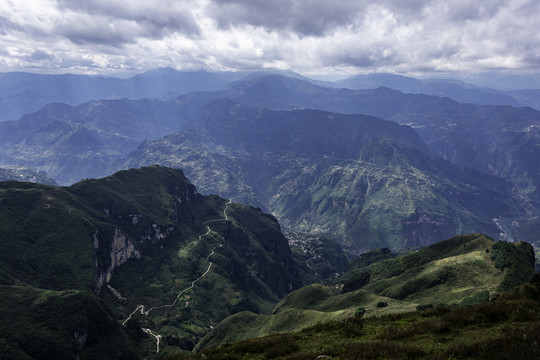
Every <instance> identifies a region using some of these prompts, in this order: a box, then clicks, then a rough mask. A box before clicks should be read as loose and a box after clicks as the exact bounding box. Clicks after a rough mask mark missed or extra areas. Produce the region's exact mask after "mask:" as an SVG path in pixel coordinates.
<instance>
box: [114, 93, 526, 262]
mask: <svg viewBox="0 0 540 360" xmlns="http://www.w3.org/2000/svg"><path fill="white" fill-rule="evenodd" d="M202 113H203V114H204V115H203V117H202V118H200V119H199V120H198V121H197V123H199V124H201V125H199V126H196V127H193V128H191V129H188V130H185V131H182V132H179V133H176V134H173V135H170V136H167V137H165V138H163V139H161V140H157V141H154V142H145V143H144V144H142V145H141V146H140V147H139V148H138V149H137V150H136V151H134V152H133V153H132V154H130V156H129V157H128V159H127V161H126V162H125V163H123V164H122V163H120V164H119V165H118V166H119V168H131V167H140V166H146V165H149V164H155V163H159V164H162V165H165V166H169V167H181V168H183V169H184V170H185V171H186V174H187V175H188V177H190V178H191V179H192V180H193V182H194V183H195V184H197V186H198V187H199V188H200V190H201V191H202V192H206V193H208V192H217V193H218V194H220V195H221V196H224V197H226V198H232V199H234V200H235V201H238V202H242V203H249V204H253V205H256V206H260V207H263V208H264V209H267V210H269V211H270V212H271V213H272V214H274V216H276V217H277V218H278V220H279V221H280V223H281V224H283V225H284V226H285V227H287V228H290V229H296V230H298V231H302V232H307V233H320V234H326V235H329V236H331V237H334V238H336V239H338V242H339V243H340V245H342V246H343V247H344V248H346V249H348V250H350V251H353V252H358V251H360V250H365V249H372V248H376V247H384V246H389V247H391V248H393V249H396V250H397V249H402V248H404V247H415V246H425V245H428V244H431V243H433V242H435V241H439V240H443V239H445V238H448V237H450V236H452V235H454V234H456V233H467V232H474V231H475V230H476V231H482V232H485V233H487V234H490V235H491V236H497V235H498V231H499V229H498V227H497V226H496V224H495V223H494V222H493V221H492V219H493V218H496V217H499V216H500V215H501V214H504V213H512V212H517V211H519V202H518V201H517V200H516V201H514V200H512V199H513V198H514V197H515V196H514V194H513V193H512V187H511V185H510V184H509V183H507V182H505V181H502V180H501V179H498V178H496V177H493V176H489V175H486V174H483V173H480V172H478V171H474V170H472V169H469V168H463V167H460V166H458V165H455V164H453V163H451V162H449V161H445V160H442V159H440V158H437V157H434V156H432V155H429V154H428V153H427V152H426V151H427V147H426V145H425V143H423V142H422V141H421V139H420V138H419V136H418V135H417V134H416V133H415V132H414V131H413V129H411V128H410V127H407V126H403V125H397V124H396V123H394V122H390V121H384V120H382V119H378V118H374V117H368V116H362V115H340V114H335V113H328V112H323V111H317V110H296V111H270V110H259V109H256V108H252V107H247V106H245V105H240V104H237V103H235V102H232V101H230V100H217V101H216V102H213V103H210V104H209V105H208V106H207V107H206V108H205V109H204V111H202ZM202 124H204V125H202Z"/></svg>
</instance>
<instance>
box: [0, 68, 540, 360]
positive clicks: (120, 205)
mask: <svg viewBox="0 0 540 360" xmlns="http://www.w3.org/2000/svg"><path fill="white" fill-rule="evenodd" d="M2 79H4V81H5V83H4V85H5V86H3V87H2V89H0V95H2V94H4V95H2V96H3V97H2V98H1V99H0V110H2V109H4V110H5V111H3V113H2V114H1V115H0V118H1V120H3V121H0V163H1V164H3V165H2V166H0V291H1V293H2V297H1V298H2V299H1V300H0V315H2V317H3V318H4V319H6V321H4V322H3V324H2V325H1V326H0V354H1V357H2V358H6V359H42V358H54V359H73V358H78V359H94V358H100V359H143V358H145V359H146V358H154V359H181V358H185V359H200V358H208V359H212V358H216V359H225V358H231V359H237V358H250V359H251V358H253V359H258V358H261V359H262V358H290V359H293V358H295V359H304V358H305V359H307V358H309V359H312V358H316V357H320V356H323V357H328V358H357V357H367V358H369V357H371V358H379V357H380V358H385V359H386V358H388V359H393V358H400V357H403V354H407V356H408V357H410V358H450V357H452V356H454V357H456V358H474V357H477V356H480V357H481V356H484V355H485V354H491V355H490V356H494V355H493V354H495V353H496V352H500V353H502V354H519V356H522V357H524V358H527V357H529V358H534V356H536V355H538V354H539V352H538V347H537V346H536V345H534V344H535V341H537V340H538V339H537V336H536V334H537V333H538V331H537V330H538V326H537V324H536V323H534V322H532V321H531V319H532V318H535V317H537V313H538V294H539V292H538V275H537V274H536V275H535V264H536V266H537V269H536V270H538V260H536V259H535V258H538V254H539V253H540V250H539V249H540V240H539V239H538V236H537V235H538V232H539V231H540V225H539V224H540V221H539V218H538V214H539V213H540V183H539V182H538V181H539V179H540V173H538V171H539V170H538V169H540V163H538V161H540V137H539V132H538V129H539V128H540V110H537V109H535V107H537V105H538V98H537V94H536V93H535V92H534V91H533V90H530V91H529V90H519V91H518V90H516V91H503V90H494V89H488V88H481V87H477V86H473V85H471V84H467V83H464V82H461V81H450V80H440V79H432V80H418V79H413V78H405V77H399V76H392V75H388V74H386V75H385V74H372V75H364V76H355V77H351V78H349V79H345V80H342V81H335V82H328V81H317V80H312V79H308V78H305V77H303V76H300V75H298V74H295V73H292V72H287V71H270V70H269V71H264V72H251V73H250V72H226V71H225V72H216V73H209V72H189V71H186V72H179V71H176V70H173V69H156V70H154V71H149V72H148V73H144V74H140V75H138V76H135V77H132V78H128V79H116V78H100V77H92V76H88V77H86V76H64V77H55V76H52V75H51V76H48V77H42V76H37V75H36V76H34V75H24V74H11V75H9V76H6V75H5V74H4V75H2V76H0V82H1V81H2ZM21 79H22V80H21ZM66 84H70V85H69V88H70V89H72V90H71V91H67V90H66V89H67V88H66V86H67V85H66ZM47 86H49V87H50V89H48V88H47ZM78 87H81V88H85V89H86V92H85V93H84V94H83V93H78V90H76V89H78ZM30 94H33V95H30ZM535 94H536V95H535ZM32 96H34V97H35V99H34V100H33V101H29V98H30V97H32ZM523 105H529V106H531V107H524V106H523ZM10 106H11V107H10ZM16 118H19V119H18V120H16ZM58 184H61V185H58ZM456 317H457V318H459V319H461V320H459V321H455V322H453V321H452V319H456ZM514 333H516V334H522V333H523V334H524V335H525V336H526V337H530V341H529V340H527V341H524V340H522V339H521V337H520V336H521V335H519V336H518V335H515V334H514ZM490 334H492V335H490ZM514 335H515V336H514ZM490 337H492V338H493V340H489V338H490ZM469 338H475V339H476V340H477V341H476V340H475V341H472V340H471V341H469V340H468V339H469ZM504 341H506V343H505V344H506V345H504V346H501V345H500V344H498V343H497V342H504ZM460 343H465V344H466V346H465V347H464V349H465V350H462V349H461V348H460ZM379 348H380V349H382V350H380V352H377V350H376V349H379ZM361 349H365V351H364V350H361ZM531 356H532V357H531Z"/></svg>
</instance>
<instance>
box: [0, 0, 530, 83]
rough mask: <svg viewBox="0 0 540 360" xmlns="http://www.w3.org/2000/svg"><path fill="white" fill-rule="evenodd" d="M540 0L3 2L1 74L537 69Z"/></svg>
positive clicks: (414, 72) (413, 72)
mask: <svg viewBox="0 0 540 360" xmlns="http://www.w3.org/2000/svg"><path fill="white" fill-rule="evenodd" d="M539 19H540V1H538V0H451V1H448V0H380V1H373V0H369V1H367V0H2V1H1V2H0V71H2V72H5V71H32V72H47V73H51V72H55V73H65V72H71V73H93V74H111V73H114V72H116V73H121V72H141V71H144V70H148V69H151V68H155V67H158V66H170V67H174V68H176V69H180V70H196V69H207V70H249V69H261V68H278V69H284V70H293V71H296V72H299V73H302V74H304V75H320V74H354V73H367V72H393V73H402V74H410V75H421V74H432V73H439V74H440V73H453V72H456V73H469V72H482V71H510V72H518V73H529V72H534V73H539V72H540V25H539V22H538V21H539Z"/></svg>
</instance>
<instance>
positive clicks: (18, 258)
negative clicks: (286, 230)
mask: <svg viewBox="0 0 540 360" xmlns="http://www.w3.org/2000/svg"><path fill="white" fill-rule="evenodd" d="M0 204H1V205H2V206H1V207H0V218H1V219H2V222H1V226H0V239H2V241H1V242H0V246H1V247H0V250H1V251H0V274H1V275H2V276H1V277H0V278H1V280H0V281H1V283H0V291H1V292H2V299H1V300H0V314H2V316H3V319H5V321H4V322H2V324H1V325H0V347H1V349H2V354H3V358H6V359H40V358H55V359H70V358H74V357H75V358H77V357H78V358H80V359H93V358H101V359H138V358H143V357H144V358H148V357H154V356H157V357H164V358H166V357H168V356H177V355H178V354H188V353H190V352H191V350H192V349H193V348H194V347H195V346H197V349H203V348H208V347H210V346H215V345H218V344H221V343H223V341H224V340H226V341H230V340H234V339H241V338H247V337H252V336H253V335H254V334H259V335H264V334H268V333H272V332H274V331H280V329H281V331H294V330H298V329H301V328H304V327H306V326H307V327H309V326H311V325H312V324H314V321H315V322H320V321H325V322H326V321H337V320H339V321H350V319H353V318H358V317H363V316H364V315H365V314H367V315H366V316H367V317H369V316H373V315H378V314H379V315H382V314H387V313H398V312H403V311H413V310H414V309H415V307H418V306H420V305H422V306H428V305H430V306H433V304H438V305H441V302H444V303H445V304H455V303H459V304H462V305H464V304H467V303H469V302H470V303H471V304H474V303H484V302H486V301H488V300H489V299H490V298H495V297H497V296H498V295H499V294H502V293H503V292H505V291H507V290H508V289H510V288H513V287H514V286H515V285H520V284H524V283H526V282H527V281H528V280H529V279H531V277H532V275H533V273H534V269H533V262H534V254H533V251H532V247H531V246H530V245H529V244H526V243H514V244H511V243H506V242H494V241H493V240H491V239H489V238H487V237H485V236H484V235H480V234H472V235H466V236H458V237H455V238H452V239H450V240H447V241H443V242H439V243H437V244H435V245H432V246H430V247H427V248H425V249H422V250H419V251H417V252H411V253H408V254H405V255H401V256H397V257H396V254H392V253H391V252H390V251H389V250H388V249H386V250H384V249H383V250H377V251H374V252H371V253H366V254H363V255H361V256H360V257H359V258H357V259H355V260H354V261H353V262H351V263H350V264H349V265H348V266H347V268H346V269H345V272H343V273H342V275H341V276H340V277H338V278H334V279H333V280H331V279H328V280H329V284H330V286H329V287H325V286H323V285H310V284H312V283H313V282H315V281H316V280H317V274H316V273H314V271H313V269H312V268H311V266H310V262H309V261H308V260H304V259H300V258H299V257H298V255H295V254H294V253H293V252H292V251H291V248H290V247H289V244H288V241H287V239H286V237H285V236H284V235H283V233H282V232H281V230H280V227H279V224H278V223H277V221H276V219H275V218H274V217H272V216H271V215H267V214H264V213H262V212H261V211H260V210H259V209H257V208H253V207H249V206H246V205H240V204H237V203H233V202H231V201H227V200H225V199H222V198H220V197H217V196H203V195H201V194H200V193H199V192H198V191H197V190H196V188H195V187H194V186H193V185H191V183H190V182H189V181H188V180H187V179H186V178H185V176H184V175H183V173H182V171H180V170H175V169H170V168H164V167H159V166H152V167H145V168H141V169H134V170H128V171H121V172H118V173H116V174H114V175H112V176H109V177H106V178H103V179H93V180H85V181H82V182H79V183H76V184H74V185H72V186H70V187H58V186H47V185H40V184H32V183H25V182H15V181H7V182H2V183H0ZM289 236H292V235H289ZM305 240H306V239H305V237H304V238H303V237H302V236H297V237H296V244H297V245H298V244H300V246H305V245H306V244H308V242H307V241H305ZM319 244H320V245H322V244H323V242H319ZM333 254H335V255H334V256H329V257H328V258H327V259H326V260H327V261H330V262H333V264H330V267H331V268H335V269H339V268H340V267H341V269H343V267H342V265H343V255H340V254H339V251H336V250H333ZM313 265H314V264H313ZM305 285H310V286H307V287H303V286H305ZM337 289H341V291H340V293H339V292H337V291H336V290H337ZM295 290H296V291H295ZM486 294H487V295H486ZM486 296H487V297H486ZM272 313H273V315H272ZM257 314H260V315H257ZM231 315H232V317H229V316H231ZM347 319H349V320H347ZM221 320H224V321H223V322H221ZM218 324H219V325H218ZM235 324H236V325H235ZM265 324H266V325H265ZM231 326H233V327H234V331H230V330H227V329H230V327H231ZM323 326H324V325H323ZM223 334H228V335H227V337H225V338H224V337H223ZM222 354H223V353H222Z"/></svg>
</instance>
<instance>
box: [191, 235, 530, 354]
mask: <svg viewBox="0 0 540 360" xmlns="http://www.w3.org/2000/svg"><path fill="white" fill-rule="evenodd" d="M497 244H499V245H504V246H499V245H497ZM494 247H495V248H494ZM497 248H504V249H497ZM531 251H532V249H531V247H530V245H528V244H522V243H516V244H508V243H494V242H493V240H491V239H489V238H487V237H486V236H484V235H480V234H471V235H463V236H457V237H454V238H452V239H449V240H446V241H443V242H441V243H437V244H434V245H432V246H430V247H427V248H424V249H421V250H418V251H417V252H413V253H410V254H406V255H402V256H399V257H397V258H394V259H383V260H381V261H378V262H375V263H372V264H369V262H366V261H357V262H356V264H357V265H358V267H356V268H355V267H354V266H352V267H350V268H349V269H348V271H347V272H346V273H345V274H344V275H343V276H342V278H341V279H338V280H339V281H341V282H342V283H344V285H343V289H345V292H343V293H341V294H338V292H337V289H336V288H335V287H333V288H330V287H325V286H322V285H311V286H307V287H304V288H301V289H299V290H296V291H294V292H292V293H290V294H289V295H287V296H286V297H285V298H284V299H283V300H282V301H281V302H280V303H279V304H278V305H277V307H276V308H275V310H274V315H272V316H265V317H261V316H257V315H255V314H249V313H241V314H236V315H234V316H232V317H230V318H228V319H226V320H225V321H223V322H222V323H221V324H220V325H219V326H218V327H216V328H215V329H214V330H213V331H212V332H211V333H210V334H209V335H207V336H206V337H205V338H204V339H203V340H202V341H201V342H200V343H199V344H198V348H199V349H207V348H211V347H214V346H218V345H221V344H224V343H226V342H231V341H238V340H242V339H247V338H250V337H255V336H262V335H269V334H274V333H276V332H290V331H295V330H299V329H303V328H306V327H308V326H312V325H313V324H315V323H319V322H327V321H329V320H334V319H344V318H351V317H354V316H355V315H356V314H357V310H358V309H359V308H363V309H364V310H365V311H366V312H365V314H366V316H368V317H373V316H380V315H384V314H390V313H400V312H407V311H412V310H414V309H415V308H416V307H417V306H426V305H430V306H432V305H433V304H459V303H461V302H464V303H477V302H482V301H487V300H488V299H489V296H492V297H493V296H494V295H495V294H497V293H501V292H503V291H505V290H508V289H509V288H510V287H512V286H514V285H516V284H520V283H524V282H526V281H528V280H529V279H530V278H531V277H532V275H533V274H534V270H533V263H534V261H533V260H532V259H531ZM492 255H498V256H497V257H495V259H492ZM498 258H501V259H503V260H502V261H499V260H497V259H498ZM353 264H354V263H353ZM501 264H502V265H501ZM503 265H504V266H503ZM359 274H360V275H362V274H368V276H367V277H364V276H360V277H358V275H359ZM358 278H360V279H363V281H359V280H358ZM351 283H352V284H351ZM355 285H356V286H355ZM342 291H343V290H342ZM486 297H487V298H486ZM291 316H293V317H294V319H295V320H294V321H289V320H288V319H289V318H290V317H291Z"/></svg>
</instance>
